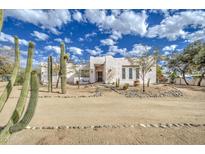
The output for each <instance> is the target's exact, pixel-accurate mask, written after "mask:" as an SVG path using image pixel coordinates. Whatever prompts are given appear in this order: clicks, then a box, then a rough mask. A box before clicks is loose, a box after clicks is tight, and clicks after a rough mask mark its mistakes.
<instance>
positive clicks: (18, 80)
mask: <svg viewBox="0 0 205 154" xmlns="http://www.w3.org/2000/svg"><path fill="white" fill-rule="evenodd" d="M23 82H24V72H20V73H19V74H18V75H17V77H16V81H15V83H14V85H15V86H18V85H22V84H23Z"/></svg>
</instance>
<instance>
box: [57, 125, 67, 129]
mask: <svg viewBox="0 0 205 154" xmlns="http://www.w3.org/2000/svg"><path fill="white" fill-rule="evenodd" d="M58 129H66V126H58Z"/></svg>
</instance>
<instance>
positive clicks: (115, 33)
mask: <svg viewBox="0 0 205 154" xmlns="http://www.w3.org/2000/svg"><path fill="white" fill-rule="evenodd" d="M110 38H111V39H113V40H118V39H120V38H122V34H121V33H120V32H118V31H113V32H112V34H111V35H110Z"/></svg>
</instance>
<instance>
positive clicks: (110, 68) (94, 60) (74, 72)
mask: <svg viewBox="0 0 205 154" xmlns="http://www.w3.org/2000/svg"><path fill="white" fill-rule="evenodd" d="M139 68H140V66H135V65H133V64H131V62H130V61H129V60H128V59H127V58H114V57H112V56H103V57H90V61H89V63H88V64H84V65H74V64H73V63H67V82H68V83H70V84H76V81H78V80H80V83H81V84H82V83H85V84H86V83H96V82H101V83H106V84H112V83H115V82H116V81H117V80H118V81H120V84H121V85H123V84H125V83H128V84H129V85H134V82H135V81H136V80H139V81H140V83H142V79H141V75H140V71H139ZM79 72H80V73H79ZM57 78H58V77H57V74H56V75H54V77H53V82H54V83H55V82H56V81H57ZM148 79H150V83H156V64H155V65H153V66H152V68H151V70H150V72H148V73H147V74H146V76H145V82H147V81H148ZM41 82H42V83H43V84H46V83H47V63H44V64H41Z"/></svg>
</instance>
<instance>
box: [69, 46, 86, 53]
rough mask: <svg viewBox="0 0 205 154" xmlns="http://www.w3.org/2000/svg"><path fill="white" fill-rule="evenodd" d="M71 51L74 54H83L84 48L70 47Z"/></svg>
mask: <svg viewBox="0 0 205 154" xmlns="http://www.w3.org/2000/svg"><path fill="white" fill-rule="evenodd" d="M69 51H70V52H72V53H73V54H74V55H82V52H83V50H82V49H80V48H77V47H70V48H69Z"/></svg>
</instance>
